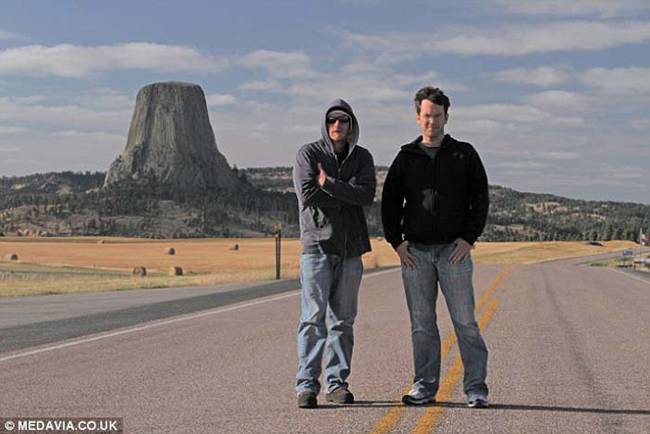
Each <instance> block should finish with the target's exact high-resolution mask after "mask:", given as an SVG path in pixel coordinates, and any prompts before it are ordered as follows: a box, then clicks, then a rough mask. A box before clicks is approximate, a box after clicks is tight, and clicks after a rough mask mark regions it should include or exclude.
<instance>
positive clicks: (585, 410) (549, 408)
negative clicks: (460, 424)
mask: <svg viewBox="0 0 650 434" xmlns="http://www.w3.org/2000/svg"><path fill="white" fill-rule="evenodd" d="M434 405H439V406H440V407H462V408H467V404H466V403H464V402H462V403H460V402H439V403H436V404H434ZM490 409H492V410H524V411H531V410H532V411H559V412H567V413H599V414H631V415H634V414H637V415H643V416H650V410H640V409H625V408H621V409H616V408H589V407H558V406H550V405H523V404H499V403H490V407H489V408H488V410H490Z"/></svg>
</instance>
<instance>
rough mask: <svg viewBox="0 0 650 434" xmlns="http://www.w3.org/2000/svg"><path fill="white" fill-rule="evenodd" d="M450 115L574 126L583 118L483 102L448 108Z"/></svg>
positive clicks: (523, 106) (470, 119)
mask: <svg viewBox="0 0 650 434" xmlns="http://www.w3.org/2000/svg"><path fill="white" fill-rule="evenodd" d="M450 116H453V118H454V119H456V118H457V119H458V122H459V123H462V122H465V121H476V120H480V121H485V120H491V121H496V122H505V123H515V124H516V123H521V124H532V125H539V126H549V125H555V126H558V125H563V126H576V125H582V124H583V123H584V120H583V119H582V118H580V117H576V116H562V115H556V114H554V113H551V112H550V111H544V110H541V109H539V108H537V107H533V106H530V105H515V104H484V105H476V106H469V107H457V108H455V109H454V110H450Z"/></svg>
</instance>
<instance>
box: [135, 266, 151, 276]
mask: <svg viewBox="0 0 650 434" xmlns="http://www.w3.org/2000/svg"><path fill="white" fill-rule="evenodd" d="M131 274H133V275H134V276H140V277H144V276H146V275H147V269H146V268H145V267H135V268H134V269H133V272H132V273H131Z"/></svg>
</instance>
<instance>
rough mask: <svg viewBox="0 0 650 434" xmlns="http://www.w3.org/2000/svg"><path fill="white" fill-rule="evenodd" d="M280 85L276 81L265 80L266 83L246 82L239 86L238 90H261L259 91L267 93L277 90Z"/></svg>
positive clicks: (258, 81)
mask: <svg viewBox="0 0 650 434" xmlns="http://www.w3.org/2000/svg"><path fill="white" fill-rule="evenodd" d="M279 86H280V84H279V83H278V82H277V81H276V80H266V81H261V80H256V81H248V82H246V83H242V84H240V85H239V89H240V90H252V91H256V90H261V91H267V90H274V89H278V88H279Z"/></svg>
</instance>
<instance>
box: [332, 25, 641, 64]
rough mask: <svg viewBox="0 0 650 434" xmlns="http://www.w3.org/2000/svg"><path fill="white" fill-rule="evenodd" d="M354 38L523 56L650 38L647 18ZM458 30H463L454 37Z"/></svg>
mask: <svg viewBox="0 0 650 434" xmlns="http://www.w3.org/2000/svg"><path fill="white" fill-rule="evenodd" d="M341 34H342V35H343V38H345V39H346V40H347V41H348V42H349V43H351V44H354V45H358V46H360V47H362V48H364V49H366V50H368V51H384V52H391V53H402V54H404V53H421V54H440V53H453V54H461V55H499V56H518V55H526V54H533V53H545V52H554V51H574V50H603V49H607V48H612V47H616V46H619V45H623V44H629V43H640V42H645V41H648V40H650V22H647V21H616V22H613V21H609V22H596V21H560V22H551V23H543V24H529V25H508V26H501V27H494V28H484V29H470V28H449V29H446V30H445V31H444V33H442V32H441V33H440V34H437V35H436V34H433V35H431V38H430V42H429V43H427V44H422V35H420V34H395V35H388V36H384V35H362V34H353V33H346V32H342V33H341ZM450 34H454V35H457V36H452V37H449V36H447V35H450Z"/></svg>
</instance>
